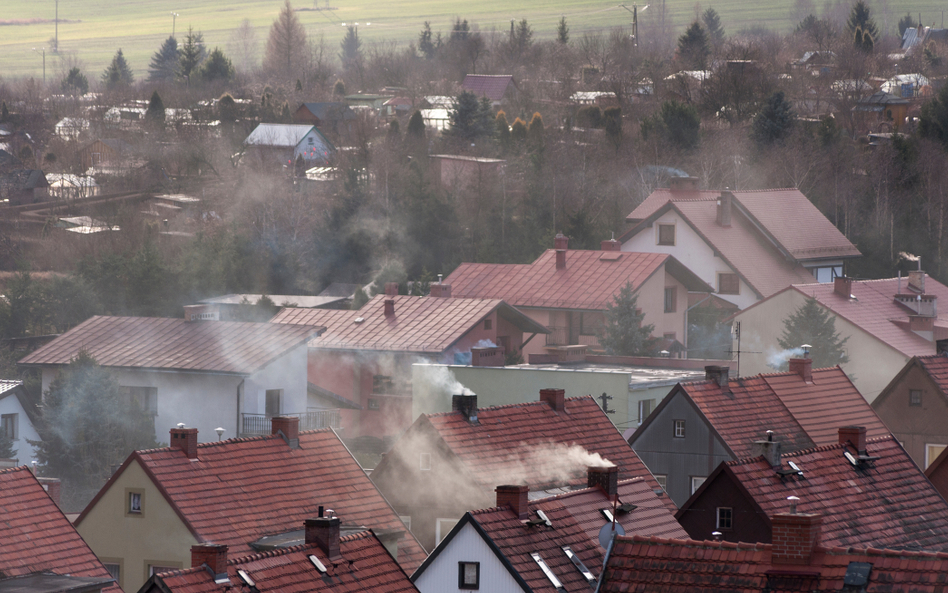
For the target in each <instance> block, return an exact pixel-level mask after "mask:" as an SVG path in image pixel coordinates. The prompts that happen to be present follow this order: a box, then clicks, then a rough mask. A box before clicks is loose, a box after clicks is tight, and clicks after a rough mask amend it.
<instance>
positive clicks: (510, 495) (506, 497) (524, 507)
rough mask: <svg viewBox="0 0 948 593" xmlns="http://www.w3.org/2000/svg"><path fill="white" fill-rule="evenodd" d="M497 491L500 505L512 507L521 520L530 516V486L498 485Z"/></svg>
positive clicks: (498, 504)
mask: <svg viewBox="0 0 948 593" xmlns="http://www.w3.org/2000/svg"><path fill="white" fill-rule="evenodd" d="M495 492H497V506H498V507H510V508H511V510H513V512H514V514H515V515H517V518H518V519H520V520H521V521H526V520H527V519H528V518H529V517H530V506H529V496H528V495H529V493H530V487H529V486H526V485H524V486H509V485H508V486H498V487H497V489H496V490H495Z"/></svg>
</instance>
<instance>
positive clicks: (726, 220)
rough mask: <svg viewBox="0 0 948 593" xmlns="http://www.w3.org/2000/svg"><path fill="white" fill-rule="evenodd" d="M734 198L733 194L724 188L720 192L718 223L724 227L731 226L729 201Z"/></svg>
mask: <svg viewBox="0 0 948 593" xmlns="http://www.w3.org/2000/svg"><path fill="white" fill-rule="evenodd" d="M733 200H734V194H732V193H731V192H729V191H727V190H725V191H722V192H721V197H720V198H718V224H719V225H721V226H724V227H729V226H731V202H732V201H733Z"/></svg>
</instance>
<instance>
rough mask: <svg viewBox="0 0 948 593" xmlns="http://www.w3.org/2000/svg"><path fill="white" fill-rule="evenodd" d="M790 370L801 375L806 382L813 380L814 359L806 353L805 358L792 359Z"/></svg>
mask: <svg viewBox="0 0 948 593" xmlns="http://www.w3.org/2000/svg"><path fill="white" fill-rule="evenodd" d="M790 372H791V373H796V374H798V375H800V378H801V379H803V381H804V382H806V383H808V384H809V383H812V382H813V359H812V358H810V357H809V356H807V354H806V353H804V355H803V358H791V359H790Z"/></svg>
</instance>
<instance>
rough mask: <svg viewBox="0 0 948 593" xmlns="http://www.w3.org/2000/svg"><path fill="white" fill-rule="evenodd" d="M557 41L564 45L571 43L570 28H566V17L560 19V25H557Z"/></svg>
mask: <svg viewBox="0 0 948 593" xmlns="http://www.w3.org/2000/svg"><path fill="white" fill-rule="evenodd" d="M556 40H557V41H558V42H559V43H562V44H563V45H566V44H567V43H569V27H568V26H566V17H565V16H563V17H560V22H559V24H557V25H556Z"/></svg>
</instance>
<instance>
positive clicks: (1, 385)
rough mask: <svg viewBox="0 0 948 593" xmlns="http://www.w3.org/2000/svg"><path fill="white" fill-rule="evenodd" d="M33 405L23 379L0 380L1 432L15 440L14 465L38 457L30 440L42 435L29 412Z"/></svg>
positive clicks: (38, 439) (24, 463)
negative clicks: (35, 426) (24, 387)
mask: <svg viewBox="0 0 948 593" xmlns="http://www.w3.org/2000/svg"><path fill="white" fill-rule="evenodd" d="M31 407H32V404H31V403H30V401H29V396H27V394H26V391H25V390H24V389H23V381H5V380H0V434H2V435H4V436H6V437H7V438H8V439H10V440H11V441H12V442H13V449H14V451H16V455H15V456H14V459H15V460H16V463H15V464H14V465H29V464H30V461H32V460H34V459H36V453H35V450H36V447H35V446H34V445H32V444H30V441H34V442H39V441H40V436H39V433H38V432H36V429H35V428H33V419H32V416H31V414H30V413H29V412H27V408H31Z"/></svg>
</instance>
